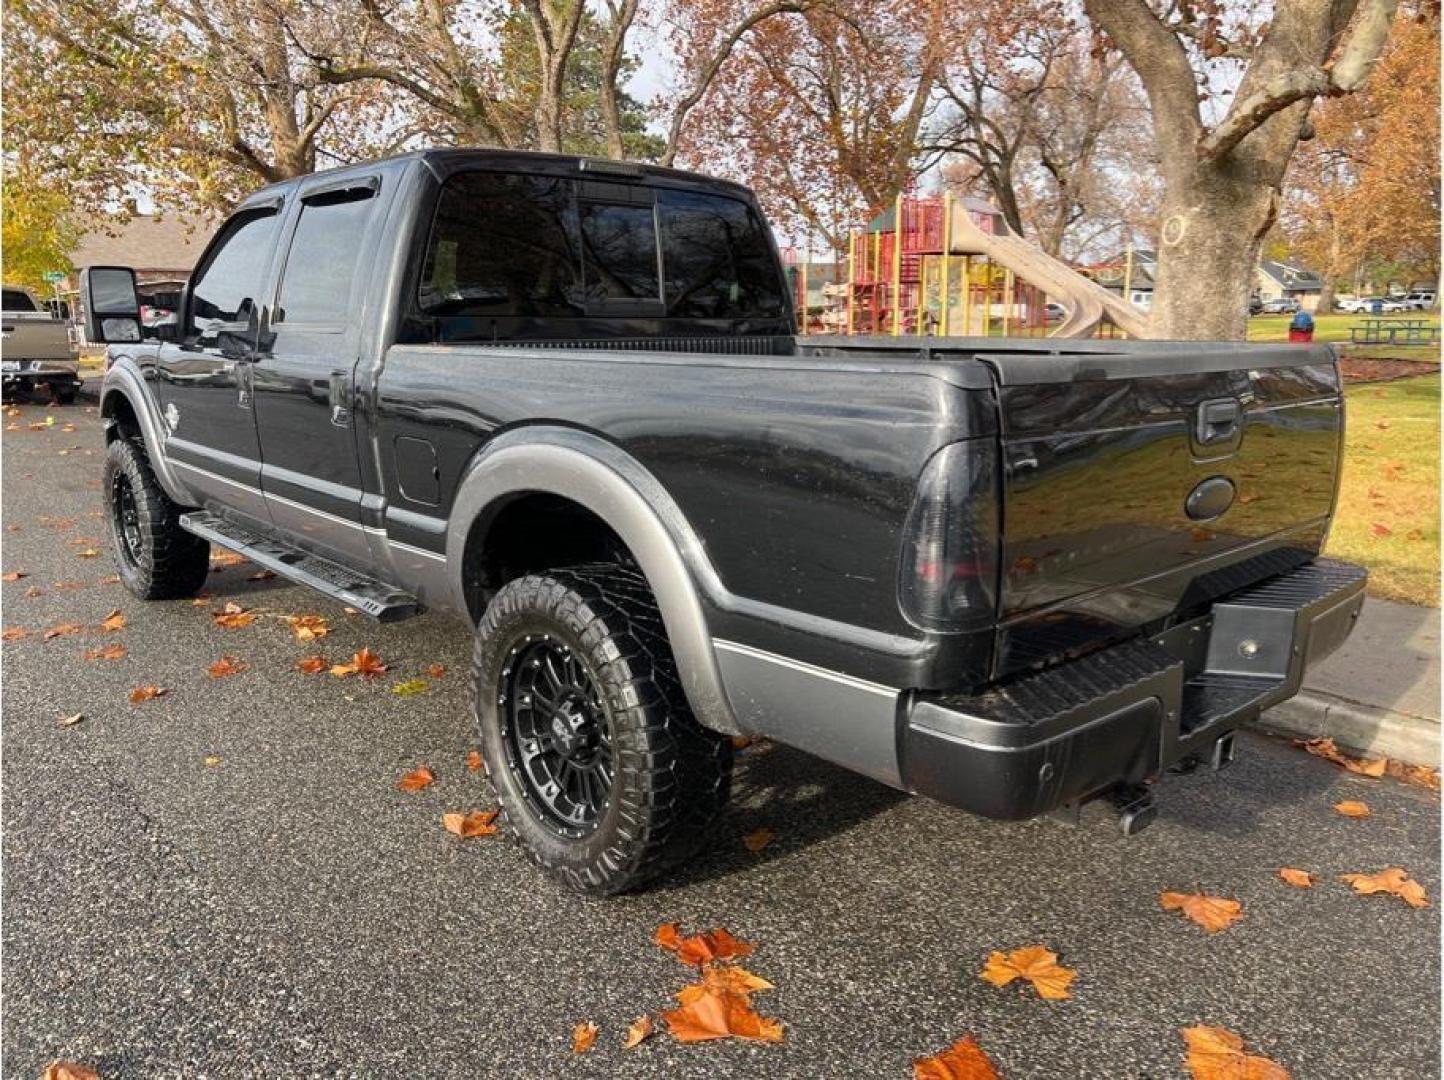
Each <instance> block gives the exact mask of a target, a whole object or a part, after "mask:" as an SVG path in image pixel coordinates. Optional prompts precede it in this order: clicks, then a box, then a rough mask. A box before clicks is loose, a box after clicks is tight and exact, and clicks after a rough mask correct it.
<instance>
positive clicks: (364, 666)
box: [331, 648, 386, 678]
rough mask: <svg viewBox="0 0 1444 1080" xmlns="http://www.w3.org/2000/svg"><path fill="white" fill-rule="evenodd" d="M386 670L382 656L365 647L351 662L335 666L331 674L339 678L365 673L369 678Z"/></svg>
mask: <svg viewBox="0 0 1444 1080" xmlns="http://www.w3.org/2000/svg"><path fill="white" fill-rule="evenodd" d="M385 671H386V665H385V664H383V663H382V662H381V657H379V656H377V655H376V654H375V653H374V652H372V651H371V650H370V649H369V648H363V649H362V650H361V651H360V652H358V653H357V654H356V655H355V656H353V657H351V662H350V663H347V664H337V665H336V666H335V667H333V668H332V669H331V674H332V675H335V676H336V677H337V678H345V677H346V676H348V675H364V676H366V677H367V678H374V677H375V676H377V675H380V674H382V673H384V672H385Z"/></svg>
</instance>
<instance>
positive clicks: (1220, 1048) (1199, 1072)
mask: <svg viewBox="0 0 1444 1080" xmlns="http://www.w3.org/2000/svg"><path fill="white" fill-rule="evenodd" d="M1180 1034H1182V1035H1183V1041H1184V1042H1185V1043H1187V1044H1188V1071H1189V1072H1190V1073H1192V1074H1193V1080H1289V1074H1288V1070H1287V1069H1285V1068H1284V1067H1283V1066H1282V1065H1279V1064H1278V1063H1276V1062H1273V1061H1270V1060H1269V1059H1268V1058H1266V1057H1259V1056H1258V1055H1257V1054H1249V1053H1246V1052H1245V1051H1244V1048H1243V1039H1241V1038H1239V1037H1238V1036H1237V1035H1235V1034H1234V1033H1233V1032H1231V1031H1228V1030H1226V1029H1224V1028H1220V1027H1208V1026H1206V1025H1203V1024H1199V1025H1197V1026H1195V1027H1187V1028H1183V1029H1182V1031H1181V1032H1180Z"/></svg>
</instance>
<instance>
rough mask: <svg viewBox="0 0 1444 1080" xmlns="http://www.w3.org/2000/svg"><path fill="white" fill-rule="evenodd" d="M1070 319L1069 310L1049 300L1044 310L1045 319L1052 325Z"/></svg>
mask: <svg viewBox="0 0 1444 1080" xmlns="http://www.w3.org/2000/svg"><path fill="white" fill-rule="evenodd" d="M1067 317H1068V309H1067V308H1065V307H1064V306H1063V305H1062V304H1060V303H1058V302H1057V301H1054V300H1049V301H1048V303H1047V304H1046V305H1045V307H1044V308H1043V318H1044V319H1045V320H1047V321H1048V322H1050V323H1055V322H1062V321H1063V320H1064V319H1066V318H1067Z"/></svg>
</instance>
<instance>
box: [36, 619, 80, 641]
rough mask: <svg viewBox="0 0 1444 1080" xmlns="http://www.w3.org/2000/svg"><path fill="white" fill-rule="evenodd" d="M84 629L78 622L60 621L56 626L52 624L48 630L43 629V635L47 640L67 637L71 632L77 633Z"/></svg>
mask: <svg viewBox="0 0 1444 1080" xmlns="http://www.w3.org/2000/svg"><path fill="white" fill-rule="evenodd" d="M84 629H85V627H83V626H81V625H80V624H79V623H73V622H67V623H60V624H58V625H56V626H52V627H51V628H50V629H49V630H47V631H45V634H44V635H43V636H44V638H45V640H46V641H49V640H50V639H51V638H58V637H68V636H70V635H71V634H79V633H80V632H82V631H83V630H84Z"/></svg>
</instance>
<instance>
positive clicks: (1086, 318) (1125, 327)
mask: <svg viewBox="0 0 1444 1080" xmlns="http://www.w3.org/2000/svg"><path fill="white" fill-rule="evenodd" d="M952 234H953V235H952V237H951V241H952V242H951V244H950V245H949V247H950V251H951V253H952V254H954V255H986V256H987V257H988V258H989V259H991V260H993V261H994V262H996V263H998V264H999V265H1001V266H1005V267H1007V268H1008V269H1009V270H1011V271H1013V273H1015V274H1017V275H1018V276H1019V277H1020V278H1022V279H1023V280H1024V281H1027V282H1028V283H1029V284H1031V285H1034V286H1036V287H1038V288H1040V289H1042V290H1043V291H1044V292H1046V293H1047V294H1048V297H1049V299H1051V300H1054V301H1056V302H1058V303H1060V304H1062V305H1063V306H1064V307H1065V308H1067V309H1068V314H1067V315H1066V316H1065V317H1064V319H1063V321H1062V322H1060V323H1059V324H1058V325H1057V326H1056V327H1054V328H1053V330H1052V331H1051V332H1050V333H1049V335H1048V336H1049V337H1061V338H1082V337H1088V336H1090V335H1091V334H1092V333H1093V331H1094V329H1095V328H1096V327H1097V326H1098V324H1099V323H1100V322H1102V321H1103V319H1104V317H1105V316H1106V317H1107V319H1108V321H1109V322H1111V323H1112V324H1113V325H1114V326H1116V327H1117V328H1118V329H1120V330H1122V331H1123V332H1124V333H1125V334H1127V335H1128V336H1129V337H1131V338H1143V337H1147V336H1148V334H1147V332H1146V331H1147V318H1146V317H1145V316H1144V314H1143V313H1142V312H1141V311H1139V310H1138V309H1137V308H1135V307H1134V306H1133V305H1132V304H1130V303H1128V301H1126V300H1124V299H1123V298H1122V297H1120V296H1118V295H1117V294H1116V293H1112V292H1109V291H1108V290H1107V289H1105V288H1104V287H1103V286H1102V285H1099V284H1098V283H1097V282H1096V281H1093V280H1091V279H1090V278H1086V277H1084V276H1083V275H1082V274H1080V273H1078V272H1077V271H1076V270H1074V269H1073V268H1072V267H1070V266H1069V265H1068V264H1067V263H1064V262H1061V261H1059V260H1058V259H1055V258H1053V257H1052V256H1051V255H1048V254H1046V253H1045V252H1043V251H1041V250H1039V249H1038V248H1037V247H1035V246H1034V245H1032V244H1030V243H1028V241H1026V240H1024V239H1023V238H1022V237H1021V236H1014V235H1013V234H1012V233H1005V234H1003V235H997V234H994V233H989V232H984V231H983V230H982V229H980V228H978V226H977V223H976V222H974V221H973V219H972V217H971V216H970V215H969V214H965V213H964V214H954V215H953V221H952Z"/></svg>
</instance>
